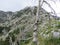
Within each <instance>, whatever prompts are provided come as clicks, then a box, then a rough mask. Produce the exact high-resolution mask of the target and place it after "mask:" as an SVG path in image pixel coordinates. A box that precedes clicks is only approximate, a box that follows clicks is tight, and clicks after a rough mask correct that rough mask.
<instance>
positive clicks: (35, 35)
mask: <svg viewBox="0 0 60 45" xmlns="http://www.w3.org/2000/svg"><path fill="white" fill-rule="evenodd" d="M41 4H42V0H39V1H38V7H37V15H36V21H35V25H34V31H33V43H34V45H38V34H37V30H38V22H39V15H40V9H41ZM40 19H41V17H40Z"/></svg>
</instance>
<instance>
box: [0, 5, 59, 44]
mask: <svg viewBox="0 0 60 45" xmlns="http://www.w3.org/2000/svg"><path fill="white" fill-rule="evenodd" d="M36 12H37V7H36V6H35V7H26V8H24V9H22V10H20V11H17V12H3V11H1V14H0V16H1V17H3V18H1V19H2V21H3V22H0V23H1V24H0V29H1V30H0V44H1V45H10V44H12V45H13V44H15V43H16V42H18V41H20V42H19V44H20V45H30V44H31V43H32V34H33V28H34V23H35V20H36ZM58 19H59V18H58V17H56V16H52V15H51V14H50V13H48V12H46V11H45V10H44V9H43V8H41V11H40V15H39V25H38V38H39V42H40V43H41V44H42V43H43V42H44V41H45V39H46V38H47V40H49V39H51V37H53V35H52V33H53V32H54V31H57V32H59V31H60V28H59V27H60V22H59V20H58ZM7 39H8V40H7ZM43 39H44V40H43ZM3 42H4V43H3ZM17 45H18V43H17ZM42 45H44V44H42Z"/></svg>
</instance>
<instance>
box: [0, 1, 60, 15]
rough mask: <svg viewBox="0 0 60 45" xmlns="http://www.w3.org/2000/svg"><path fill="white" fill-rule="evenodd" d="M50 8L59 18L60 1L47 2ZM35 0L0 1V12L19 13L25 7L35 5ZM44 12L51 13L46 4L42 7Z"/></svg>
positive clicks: (36, 2)
mask: <svg viewBox="0 0 60 45" xmlns="http://www.w3.org/2000/svg"><path fill="white" fill-rule="evenodd" d="M48 2H49V3H50V5H51V6H52V8H53V9H54V10H55V11H56V13H57V15H58V16H60V1H59V0H55V2H56V3H54V2H52V1H48ZM37 4H38V1H37V0H0V10H2V11H13V12H15V11H19V10H21V9H23V8H25V7H27V6H34V5H37ZM42 7H43V8H44V9H45V10H46V11H48V12H51V11H52V10H51V9H50V8H49V7H48V5H47V4H45V3H44V4H43V6H42Z"/></svg>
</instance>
